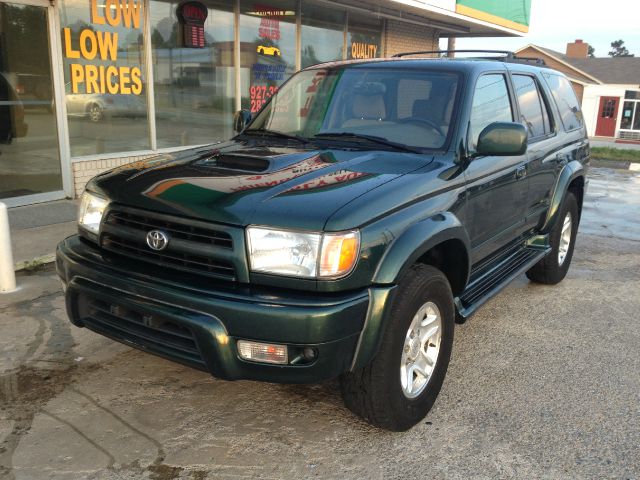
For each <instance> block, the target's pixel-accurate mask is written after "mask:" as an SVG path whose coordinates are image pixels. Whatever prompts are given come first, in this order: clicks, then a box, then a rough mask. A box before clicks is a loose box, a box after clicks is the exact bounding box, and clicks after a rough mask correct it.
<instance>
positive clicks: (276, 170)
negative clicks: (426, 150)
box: [87, 141, 433, 230]
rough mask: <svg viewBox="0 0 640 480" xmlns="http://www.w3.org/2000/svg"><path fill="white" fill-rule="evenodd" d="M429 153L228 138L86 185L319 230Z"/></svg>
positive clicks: (158, 206)
mask: <svg viewBox="0 0 640 480" xmlns="http://www.w3.org/2000/svg"><path fill="white" fill-rule="evenodd" d="M432 159H433V156H432V155H422V154H414V153H404V152H398V151H380V150H376V151H362V150H358V151H354V150H331V149H318V150H310V149H298V148H292V147H285V146H280V147H278V146H264V145H262V146H261V145H258V144H253V143H242V142H239V141H230V142H226V143H222V144H216V145H212V146H208V147H202V148H197V149H191V150H187V151H182V152H180V153H177V154H171V155H161V156H158V157H153V158H151V159H148V160H144V161H140V162H136V163H132V164H129V165H125V166H122V167H119V168H117V169H115V170H111V171H109V172H107V173H104V174H101V175H99V176H97V177H95V178H94V179H93V180H92V181H91V182H90V183H89V185H88V187H87V188H88V190H91V191H94V192H96V193H98V194H100V195H103V196H105V197H107V198H108V199H110V200H111V201H112V202H114V203H118V204H122V205H127V206H131V207H137V208H142V209H146V210H150V211H156V212H160V213H166V214H172V215H179V216H182V217H191V218H195V219H198V220H205V221H213V222H222V223H227V224H231V225H241V226H246V225H250V224H254V225H256V224H257V225H269V226H274V227H283V228H297V229H305V230H322V229H323V228H324V226H325V223H326V221H327V219H328V218H329V217H330V216H331V214H332V213H333V212H335V211H336V210H337V209H339V208H340V207H342V206H344V205H346V204H347V203H349V202H351V201H353V200H354V199H355V198H357V197H359V196H361V195H364V194H365V193H367V192H370V191H371V190H373V189H375V188H377V187H379V186H380V185H383V184H385V183H387V182H390V181H392V180H394V179H396V178H398V177H400V176H402V175H405V174H407V173H409V172H411V171H414V170H417V169H419V168H421V167H424V166H425V165H426V164H427V163H429V162H430V161H431V160H432ZM356 226H357V225H354V226H353V227H356Z"/></svg>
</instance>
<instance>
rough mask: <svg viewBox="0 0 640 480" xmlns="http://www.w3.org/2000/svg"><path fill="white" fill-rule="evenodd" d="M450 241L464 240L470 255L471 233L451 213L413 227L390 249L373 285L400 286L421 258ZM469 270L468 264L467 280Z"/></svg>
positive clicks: (383, 259) (431, 218) (379, 267)
mask: <svg viewBox="0 0 640 480" xmlns="http://www.w3.org/2000/svg"><path fill="white" fill-rule="evenodd" d="M447 240H460V241H462V243H464V246H465V249H466V250H467V252H469V251H470V250H471V249H470V246H471V242H470V241H469V235H468V234H467V231H466V230H465V228H464V227H463V226H462V223H461V222H460V220H459V219H458V217H456V216H455V215H454V214H453V213H451V212H442V213H438V214H436V215H433V216H431V217H429V218H427V219H425V220H422V221H420V222H418V223H416V224H414V225H412V226H411V227H409V228H408V229H407V230H405V231H404V232H403V233H402V235H400V236H399V237H398V238H396V239H395V240H394V241H393V242H392V243H391V245H390V246H389V247H388V248H387V251H386V252H385V254H384V256H383V257H382V259H381V260H380V263H379V264H378V268H377V269H376V272H375V274H374V276H373V283H374V284H381V285H384V284H394V283H396V282H397V280H398V279H399V278H400V277H401V276H402V275H403V274H404V273H405V272H406V271H407V269H409V268H411V266H412V265H413V264H414V263H416V261H417V260H418V259H419V258H420V257H421V256H423V255H424V254H425V253H426V252H428V251H429V250H430V249H432V248H433V247H435V246H436V245H438V244H440V243H442V242H445V241H447ZM469 267H470V265H469V262H468V261H467V272H466V277H467V279H468V278H469ZM465 283H466V282H465Z"/></svg>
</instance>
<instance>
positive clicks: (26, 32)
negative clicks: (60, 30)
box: [0, 0, 66, 206]
mask: <svg viewBox="0 0 640 480" xmlns="http://www.w3.org/2000/svg"><path fill="white" fill-rule="evenodd" d="M52 14H53V7H50V6H49V3H48V2H42V3H40V2H38V1H37V0H35V1H27V2H25V1H24V0H12V1H11V2H2V1H0V201H2V202H5V203H6V204H8V205H9V206H16V205H24V204H29V203H36V202H39V201H46V200H52V199H55V198H62V197H64V191H63V190H64V186H63V177H64V176H65V175H63V168H62V165H61V162H60V157H61V156H60V136H59V133H58V121H57V116H56V106H57V105H56V101H55V100H54V99H55V94H54V74H53V72H52V62H51V52H52V51H55V50H53V49H52V48H51V43H50V42H51V35H50V32H51V30H52V28H51V21H52V19H51V18H50V16H51V15H52ZM65 180H66V179H65ZM65 183H66V182H65Z"/></svg>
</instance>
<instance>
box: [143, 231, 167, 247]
mask: <svg viewBox="0 0 640 480" xmlns="http://www.w3.org/2000/svg"><path fill="white" fill-rule="evenodd" d="M147 245H149V248H150V249H151V250H156V251H160V250H164V249H165V248H167V245H169V236H168V235H167V234H166V233H164V232H163V231H162V230H151V231H150V232H149V233H147Z"/></svg>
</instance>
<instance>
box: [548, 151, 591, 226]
mask: <svg viewBox="0 0 640 480" xmlns="http://www.w3.org/2000/svg"><path fill="white" fill-rule="evenodd" d="M585 176H586V169H585V166H584V165H583V164H582V163H581V162H579V161H577V160H573V161H571V162H569V163H567V164H566V165H565V166H564V167H562V170H561V171H560V175H558V180H557V181H556V185H555V187H554V188H553V194H552V195H551V200H550V201H549V209H548V210H547V217H546V218H545V221H544V224H543V226H542V228H541V229H540V233H541V234H543V235H544V234H547V233H549V232H550V231H551V229H552V228H553V226H554V225H555V224H556V221H557V220H558V215H559V212H560V206H561V205H562V202H563V201H564V197H565V196H566V194H567V191H568V190H569V185H570V184H571V182H572V181H574V180H575V179H576V178H578V177H585Z"/></svg>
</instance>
